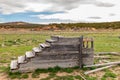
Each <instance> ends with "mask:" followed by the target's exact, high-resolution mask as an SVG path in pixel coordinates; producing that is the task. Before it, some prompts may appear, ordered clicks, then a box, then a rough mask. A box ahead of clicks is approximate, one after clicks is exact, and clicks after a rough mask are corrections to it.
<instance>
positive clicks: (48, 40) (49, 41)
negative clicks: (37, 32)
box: [46, 39, 57, 43]
mask: <svg viewBox="0 0 120 80" xmlns="http://www.w3.org/2000/svg"><path fill="white" fill-rule="evenodd" d="M56 41H57V40H53V39H47V40H46V42H48V43H54V42H56Z"/></svg>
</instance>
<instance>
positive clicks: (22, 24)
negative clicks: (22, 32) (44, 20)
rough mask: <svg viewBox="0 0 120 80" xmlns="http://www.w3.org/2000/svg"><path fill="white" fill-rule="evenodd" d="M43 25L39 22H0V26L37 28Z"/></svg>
mask: <svg viewBox="0 0 120 80" xmlns="http://www.w3.org/2000/svg"><path fill="white" fill-rule="evenodd" d="M43 26H44V25H41V24H33V23H27V22H22V21H20V22H7V23H0V28H37V27H43Z"/></svg>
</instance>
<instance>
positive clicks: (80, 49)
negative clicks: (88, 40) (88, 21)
mask: <svg viewBox="0 0 120 80" xmlns="http://www.w3.org/2000/svg"><path fill="white" fill-rule="evenodd" d="M79 42H80V44H79V46H78V48H79V66H80V68H82V67H83V61H82V48H83V36H81V37H80V38H79Z"/></svg>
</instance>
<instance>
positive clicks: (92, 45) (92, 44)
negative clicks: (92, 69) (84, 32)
mask: <svg viewBox="0 0 120 80" xmlns="http://www.w3.org/2000/svg"><path fill="white" fill-rule="evenodd" d="M93 47H94V42H93V38H91V48H93Z"/></svg>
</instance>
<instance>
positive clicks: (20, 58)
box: [18, 55, 25, 64]
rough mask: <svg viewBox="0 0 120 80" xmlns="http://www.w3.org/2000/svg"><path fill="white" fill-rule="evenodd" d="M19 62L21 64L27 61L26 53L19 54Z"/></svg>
mask: <svg viewBox="0 0 120 80" xmlns="http://www.w3.org/2000/svg"><path fill="white" fill-rule="evenodd" d="M18 63H19V64H21V63H25V55H24V56H19V57H18Z"/></svg>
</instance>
